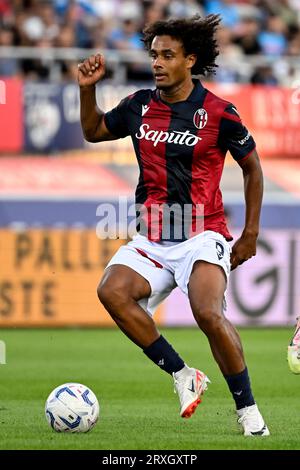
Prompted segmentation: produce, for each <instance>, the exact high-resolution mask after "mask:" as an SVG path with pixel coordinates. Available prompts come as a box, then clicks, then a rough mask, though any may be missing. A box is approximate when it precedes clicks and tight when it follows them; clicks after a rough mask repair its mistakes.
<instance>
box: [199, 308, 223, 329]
mask: <svg viewBox="0 0 300 470" xmlns="http://www.w3.org/2000/svg"><path fill="white" fill-rule="evenodd" d="M194 316H195V318H196V320H197V323H198V325H199V327H200V328H201V329H202V330H203V331H204V332H210V331H213V330H216V329H218V328H221V327H222V324H223V321H224V316H223V315H222V313H221V312H218V310H217V309H214V308H206V307H203V308H201V307H199V308H198V309H196V311H194Z"/></svg>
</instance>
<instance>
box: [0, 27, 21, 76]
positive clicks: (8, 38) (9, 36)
mask: <svg viewBox="0 0 300 470" xmlns="http://www.w3.org/2000/svg"><path fill="white" fill-rule="evenodd" d="M13 44H14V31H13V29H12V28H9V27H3V28H2V29H0V47H2V46H8V47H10V46H12V45H13ZM18 70H19V69H18V61H17V60H16V59H14V58H1V57H0V76H1V75H2V76H3V77H6V76H11V75H17V73H18Z"/></svg>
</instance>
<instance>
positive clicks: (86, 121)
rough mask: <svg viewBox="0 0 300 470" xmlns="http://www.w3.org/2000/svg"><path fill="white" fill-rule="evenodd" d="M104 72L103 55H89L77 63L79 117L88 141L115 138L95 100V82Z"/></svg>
mask: <svg viewBox="0 0 300 470" xmlns="http://www.w3.org/2000/svg"><path fill="white" fill-rule="evenodd" d="M104 74H105V61H104V57H103V56H102V55H100V54H96V55H91V56H90V57H88V58H87V59H86V60H85V61H84V62H82V63H80V64H78V84H79V87H80V119H81V127H82V131H83V135H84V137H85V139H86V140H87V141H88V142H101V141H104V140H115V139H118V137H116V136H114V135H113V134H112V133H111V132H110V131H109V130H108V129H107V127H106V124H105V120H104V114H105V113H104V111H102V110H101V109H100V108H99V107H98V105H97V101H96V83H97V82H99V81H100V80H101V79H102V78H103V76H104Z"/></svg>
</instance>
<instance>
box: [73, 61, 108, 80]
mask: <svg viewBox="0 0 300 470" xmlns="http://www.w3.org/2000/svg"><path fill="white" fill-rule="evenodd" d="M104 74H105V61H104V57H103V56H102V55H101V54H96V55H91V56H90V57H88V58H87V59H85V61H84V62H81V63H80V64H78V84H79V86H89V85H95V83H97V82H99V80H101V78H103V76H104Z"/></svg>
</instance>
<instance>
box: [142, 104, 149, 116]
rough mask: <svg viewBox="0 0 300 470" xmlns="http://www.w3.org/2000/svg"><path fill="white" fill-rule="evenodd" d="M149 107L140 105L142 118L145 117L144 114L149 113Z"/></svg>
mask: <svg viewBox="0 0 300 470" xmlns="http://www.w3.org/2000/svg"><path fill="white" fill-rule="evenodd" d="M149 109H150V106H147V105H146V104H143V105H142V116H145V114H146V112H147V111H149Z"/></svg>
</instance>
